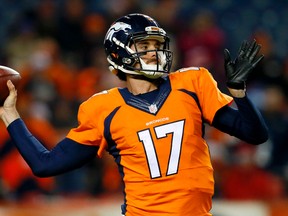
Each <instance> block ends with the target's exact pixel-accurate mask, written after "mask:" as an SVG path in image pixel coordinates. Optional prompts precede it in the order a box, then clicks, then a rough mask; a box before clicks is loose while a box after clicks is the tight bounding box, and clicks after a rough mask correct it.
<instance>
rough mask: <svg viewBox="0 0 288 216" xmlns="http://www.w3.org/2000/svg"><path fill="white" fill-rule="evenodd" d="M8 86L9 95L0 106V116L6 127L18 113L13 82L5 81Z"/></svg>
mask: <svg viewBox="0 0 288 216" xmlns="http://www.w3.org/2000/svg"><path fill="white" fill-rule="evenodd" d="M7 87H8V88H9V96H8V97H7V98H6V100H5V102H4V104H3V106H2V107H0V117H1V119H2V120H3V122H4V123H5V125H6V126H7V127H8V125H9V124H10V123H11V122H13V121H14V120H16V119H17V118H19V117H20V116H19V114H18V112H17V109H16V101H17V91H16V89H15V86H14V85H13V83H12V82H11V81H10V80H9V81H8V82H7Z"/></svg>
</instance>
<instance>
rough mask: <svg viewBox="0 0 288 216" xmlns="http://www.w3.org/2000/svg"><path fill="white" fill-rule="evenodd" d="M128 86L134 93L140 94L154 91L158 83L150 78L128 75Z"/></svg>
mask: <svg viewBox="0 0 288 216" xmlns="http://www.w3.org/2000/svg"><path fill="white" fill-rule="evenodd" d="M127 88H128V90H129V92H131V93H132V94H133V95H138V94H144V93H147V92H151V91H154V90H155V89H157V88H158V85H157V84H156V83H154V82H150V81H148V80H143V79H135V78H133V77H127Z"/></svg>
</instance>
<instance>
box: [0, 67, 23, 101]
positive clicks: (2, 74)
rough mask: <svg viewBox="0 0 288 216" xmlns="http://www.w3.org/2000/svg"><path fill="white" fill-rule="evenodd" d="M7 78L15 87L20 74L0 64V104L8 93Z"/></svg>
mask: <svg viewBox="0 0 288 216" xmlns="http://www.w3.org/2000/svg"><path fill="white" fill-rule="evenodd" d="M8 80H11V81H12V83H13V84H14V86H15V87H17V85H18V83H19V81H20V80H21V76H20V74H19V73H18V72H17V71H16V70H14V69H12V68H9V67H6V66H2V65H0V106H2V105H3V103H4V101H5V99H6V98H7V97H8V95H9V89H8V87H7V81H8Z"/></svg>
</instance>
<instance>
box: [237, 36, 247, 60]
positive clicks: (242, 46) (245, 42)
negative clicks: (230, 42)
mask: <svg viewBox="0 0 288 216" xmlns="http://www.w3.org/2000/svg"><path fill="white" fill-rule="evenodd" d="M247 46H248V41H246V40H244V41H243V42H242V44H241V46H240V48H239V51H238V57H241V56H242V55H243V54H244V53H245V51H246V49H247Z"/></svg>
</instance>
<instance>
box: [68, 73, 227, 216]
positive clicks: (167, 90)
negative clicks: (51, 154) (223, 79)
mask: <svg viewBox="0 0 288 216" xmlns="http://www.w3.org/2000/svg"><path fill="white" fill-rule="evenodd" d="M231 101H232V98H231V97H229V96H228V95H225V94H223V93H221V92H220V91H219V90H218V88H217V84H216V82H215V80H214V79H213V78H212V76H211V74H210V73H209V72H208V71H207V70H206V69H204V68H187V69H181V70H179V71H177V72H175V73H171V74H170V75H169V76H168V77H167V78H166V79H165V81H164V82H163V83H162V84H161V85H160V87H159V93H158V96H157V97H156V98H155V100H154V102H153V103H152V104H149V103H148V101H146V100H145V99H142V98H140V97H137V96H134V95H132V94H131V93H129V92H128V90H127V89H118V88H113V89H111V90H108V91H104V92H102V93H99V94H96V95H94V96H93V97H91V98H90V99H88V100H87V101H85V102H84V103H83V104H82V105H81V106H80V109H79V113H78V119H79V126H78V127H77V128H74V129H72V130H71V131H70V132H69V134H68V135H67V137H68V138H70V139H72V140H75V141H76V142H78V143H81V144H85V145H95V146H99V151H98V155H99V156H101V155H102V153H103V150H107V151H108V152H109V153H110V154H111V155H113V156H114V158H115V161H116V163H117V164H118V166H119V171H120V174H121V176H122V178H123V182H124V194H125V203H124V205H123V206H122V210H123V214H125V215H126V216H135V215H139V216H142V215H143V216H147V215H157V216H161V215H174V216H176V215H178V216H184V215H193V216H208V215H211V214H210V213H209V211H210V209H211V199H212V195H213V192H214V179H213V168H212V165H211V161H210V155H209V149H208V145H207V143H206V141H205V140H204V138H203V136H204V131H203V130H204V122H206V123H208V124H211V123H212V121H213V118H214V116H215V113H216V112H217V110H219V109H220V108H221V107H223V106H225V105H227V104H229V103H231Z"/></svg>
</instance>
